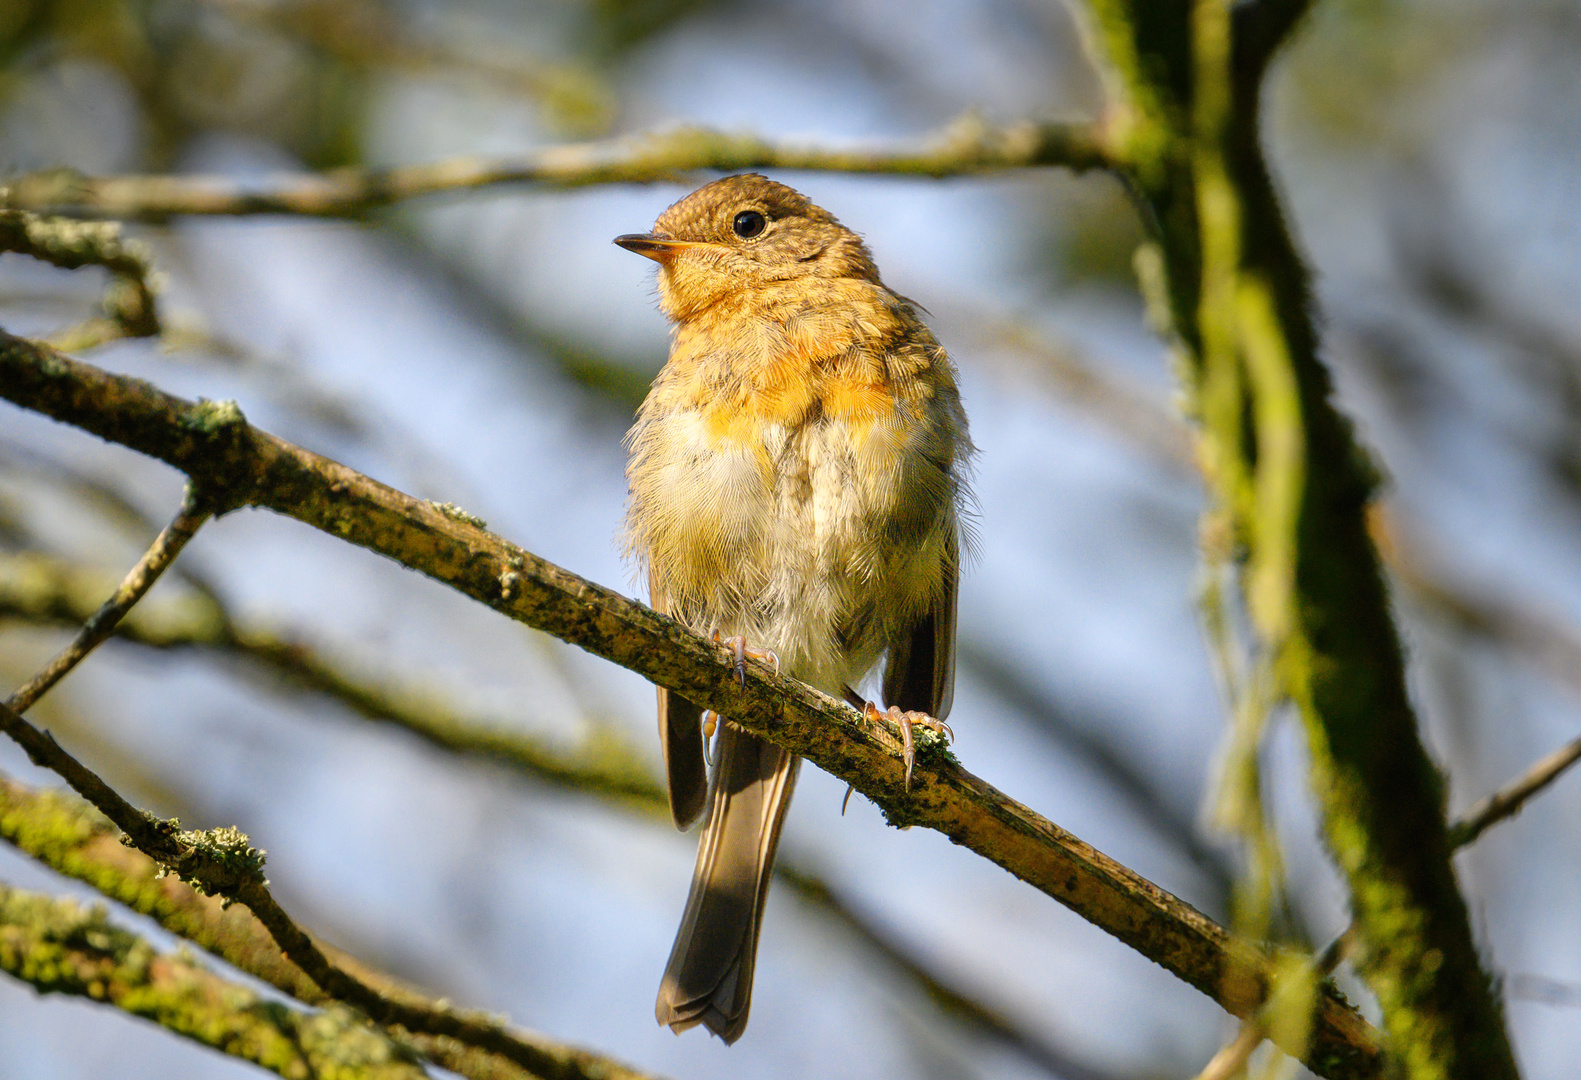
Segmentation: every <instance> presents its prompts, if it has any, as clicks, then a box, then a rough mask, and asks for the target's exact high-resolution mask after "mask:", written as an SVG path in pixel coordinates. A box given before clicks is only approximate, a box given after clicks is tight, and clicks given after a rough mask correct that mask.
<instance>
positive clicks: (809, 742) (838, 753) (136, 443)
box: [0, 331, 1381, 1077]
mask: <svg viewBox="0 0 1581 1080" xmlns="http://www.w3.org/2000/svg"><path fill="white" fill-rule="evenodd" d="M0 394H3V395H4V396H5V397H7V398H9V399H10V400H12V401H14V402H16V403H17V404H19V405H23V406H24V407H27V408H30V409H34V410H36V411H38V412H42V413H44V414H46V415H48V416H52V417H54V418H55V419H57V420H61V421H63V422H66V423H70V424H73V425H75V426H77V427H80V428H83V429H84V430H86V431H89V432H92V433H94V434H98V435H100V436H101V437H104V438H108V439H112V440H113V441H116V442H119V443H121V444H123V445H125V446H129V447H131V448H133V449H136V450H139V451H141V452H143V453H145V454H149V455H151V456H153V457H157V458H159V459H161V460H163V461H165V462H167V463H169V464H171V465H173V466H175V467H176V468H178V469H181V470H182V471H184V472H187V473H188V475H189V476H191V477H193V478H194V479H199V478H201V482H202V483H203V484H204V485H205V491H206V492H215V493H216V495H215V497H216V498H218V499H219V500H220V504H221V505H222V506H224V507H226V508H235V507H240V506H244V505H252V506H260V507H265V508H268V509H272V510H276V511H278V512H280V513H283V514H286V515H288V516H291V517H294V518H296V519H297V520H299V521H302V522H304V523H306V524H309V525H312V526H314V527H315V528H319V529H322V530H324V531H326V532H329V533H330V534H332V535H334V536H337V537H340V538H341V539H343V540H346V541H347V542H349V543H353V544H356V545H358V546H361V547H365V548H368V549H369V550H371V551H375V552H378V553H380V554H383V555H386V556H388V557H390V558H393V559H395V560H397V561H399V562H401V563H402V564H403V565H406V566H408V567H410V568H412V569H415V570H419V571H421V572H422V573H425V574H427V575H428V576H430V577H433V578H435V579H436V580H438V581H440V582H442V583H444V584H446V585H449V586H451V587H452V588H454V589H457V590H458V591H460V592H462V593H464V594H466V595H468V596H470V597H472V598H473V599H475V600H477V601H479V602H480V603H483V604H486V605H487V606H489V607H491V608H493V609H495V610H496V611H499V612H500V613H502V614H504V615H507V616H509V617H511V618H513V619H516V620H517V621H520V622H523V623H526V624H527V625H529V626H533V627H535V628H537V629H540V630H543V631H545V632H547V633H550V634H553V635H554V636H556V637H560V638H562V639H564V640H566V641H570V642H572V643H574V644H576V645H579V646H580V647H582V648H584V649H586V650H587V651H589V652H591V653H593V654H595V655H597V656H601V657H603V658H605V659H607V660H610V661H613V662H614V663H617V664H619V665H621V666H623V667H627V668H630V669H631V670H633V671H636V672H637V673H639V674H641V675H643V676H645V677H646V678H648V679H650V680H652V681H653V682H655V683H658V684H660V685H662V686H666V687H669V688H670V689H672V690H675V691H676V692H678V693H680V694H682V695H683V696H685V697H686V698H687V699H688V700H691V701H694V702H696V703H697V704H699V705H701V706H703V707H706V708H712V709H714V710H715V711H717V712H721V713H724V714H725V715H728V716H730V717H731V718H732V720H733V721H735V722H736V723H738V724H740V725H741V726H742V727H744V728H746V729H747V730H749V731H752V732H753V733H754V734H758V735H761V736H763V737H765V738H768V739H771V740H773V741H774V742H776V743H778V744H779V745H781V746H784V747H785V748H787V749H789V750H792V751H793V752H795V753H797V754H799V755H801V756H803V757H807V758H809V759H811V760H812V761H813V762H814V763H815V764H817V765H818V766H820V767H821V768H824V769H826V770H827V771H829V772H830V773H832V774H834V775H835V776H838V777H840V778H841V779H844V780H846V781H848V782H850V783H852V784H853V785H854V786H855V787H856V788H857V789H859V790H861V791H862V792H863V794H865V795H867V796H868V797H869V798H870V799H872V800H873V801H874V802H875V803H877V804H878V805H879V806H880V807H881V808H882V809H883V810H884V812H885V815H886V816H887V818H888V819H889V821H890V822H891V823H893V824H895V825H912V824H916V825H926V826H928V827H930V828H933V829H936V830H938V831H940V832H943V833H944V834H945V835H947V836H949V837H950V838H951V839H952V840H954V841H955V842H956V843H959V844H962V845H963V846H966V847H969V848H971V849H972V850H973V851H975V852H977V853H978V854H980V855H982V856H984V857H985V858H988V859H991V860H992V861H994V862H995V863H997V864H998V865H1000V866H1002V867H1004V868H1005V869H1007V870H1009V871H1010V872H1011V873H1013V874H1015V875H1016V876H1017V877H1019V878H1021V879H1022V880H1023V881H1026V882H1028V883H1029V884H1031V885H1033V886H1034V887H1036V888H1038V889H1040V890H1041V891H1043V892H1045V893H1047V894H1048V895H1049V896H1051V897H1053V898H1054V899H1056V900H1059V901H1060V902H1061V903H1063V904H1065V905H1066V906H1068V907H1070V908H1071V909H1072V910H1074V911H1075V912H1077V913H1078V914H1079V915H1081V916H1082V917H1083V918H1085V919H1087V920H1088V921H1089V922H1092V923H1093V924H1094V925H1096V926H1098V927H1100V928H1101V929H1103V930H1105V931H1107V932H1108V933H1110V934H1112V935H1114V936H1115V937H1117V938H1119V939H1120V940H1121V941H1122V942H1124V943H1126V944H1127V945H1130V946H1131V947H1132V948H1134V949H1136V950H1137V951H1139V952H1141V953H1142V954H1143V955H1145V956H1147V957H1149V958H1151V959H1152V960H1154V961H1155V962H1157V963H1159V964H1160V965H1162V966H1163V967H1165V968H1166V969H1167V970H1169V971H1170V972H1172V973H1173V974H1175V975H1177V976H1178V977H1180V978H1181V979H1183V980H1185V981H1187V982H1189V983H1190V984H1191V985H1193V986H1195V987H1197V988H1198V989H1199V990H1201V991H1202V992H1203V993H1205V994H1208V995H1209V996H1211V997H1213V998H1214V1000H1216V1001H1218V1002H1219V1003H1220V1004H1221V1005H1222V1006H1223V1007H1224V1008H1225V1009H1227V1010H1229V1011H1230V1012H1232V1013H1234V1014H1235V1015H1238V1016H1243V1015H1246V1014H1247V1013H1249V1012H1250V1011H1252V1010H1253V1009H1255V1008H1256V1007H1257V1006H1258V1004H1260V1002H1261V1000H1262V998H1263V996H1264V992H1265V990H1266V987H1267V983H1268V974H1269V959H1268V957H1267V956H1266V955H1265V954H1264V953H1263V952H1262V951H1261V950H1260V949H1258V948H1257V947H1255V946H1253V945H1252V944H1250V943H1248V942H1244V941H1240V940H1237V939H1235V938H1234V937H1232V936H1231V935H1230V934H1229V933H1228V931H1226V930H1225V929H1224V928H1223V927H1221V926H1219V925H1217V924H1216V923H1214V922H1213V921H1212V920H1210V919H1208V918H1206V917H1205V916H1203V915H1202V914H1201V913H1200V912H1198V911H1196V910H1195V909H1193V908H1192V907H1190V906H1189V905H1188V904H1185V903H1184V902H1182V901H1180V900H1179V899H1177V898H1176V897H1174V896H1171V895H1170V894H1169V893H1167V892H1165V891H1164V890H1163V889H1160V888H1159V887H1158V886H1157V885H1154V884H1153V883H1152V882H1150V881H1148V880H1146V879H1145V878H1143V877H1141V876H1140V875H1138V874H1136V873H1135V872H1134V871H1131V870H1129V869H1128V868H1126V867H1124V866H1122V865H1120V864H1119V863H1117V862H1115V861H1114V860H1113V859H1110V858H1109V857H1108V856H1106V855H1104V854H1103V853H1102V852H1099V851H1097V850H1096V849H1094V848H1092V847H1091V846H1090V845H1088V844H1085V843H1083V842H1082V841H1081V840H1079V839H1077V838H1076V837H1074V836H1072V835H1071V834H1070V833H1068V832H1066V831H1065V830H1063V829H1061V828H1060V827H1059V826H1057V825H1055V824H1053V823H1052V822H1050V821H1048V820H1047V819H1045V818H1043V817H1041V816H1040V815H1038V814H1036V813H1034V812H1033V811H1031V810H1029V809H1028V808H1026V807H1025V806H1022V805H1021V804H1020V803H1017V802H1015V801H1014V800H1012V799H1010V798H1008V797H1007V796H1005V795H1004V794H1003V793H1001V792H999V791H998V790H996V789H995V788H993V787H992V786H991V785H989V784H987V783H985V782H984V781H982V780H981V779H979V778H977V777H975V776H973V775H972V774H971V773H969V772H967V771H966V770H965V769H963V768H961V767H960V766H959V764H957V763H956V762H955V760H954V759H953V757H951V756H950V755H949V753H948V751H947V750H945V749H944V748H943V747H941V746H938V745H936V744H930V745H927V746H925V747H923V753H922V754H921V756H920V758H919V761H918V767H917V773H916V778H915V780H914V782H913V785H912V790H910V791H909V792H908V791H907V790H906V788H905V786H904V780H903V773H904V770H903V768H902V766H901V764H900V761H899V753H898V751H899V738H898V737H897V735H896V733H895V731H894V730H893V729H892V727H891V726H890V724H889V723H888V721H887V720H876V721H868V720H865V719H864V718H863V717H862V716H861V714H859V713H857V712H856V711H855V710H853V709H851V708H850V707H849V706H847V705H845V704H844V703H842V702H839V701H836V700H834V699H833V698H830V697H828V696H826V695H824V694H821V693H819V692H818V691H816V690H813V689H812V688H811V687H808V686H806V685H805V684H802V683H799V682H796V681H794V680H791V679H787V678H784V677H781V676H780V675H778V674H775V673H773V672H771V671H767V670H765V669H762V668H760V667H758V666H753V667H751V668H750V669H749V674H748V678H747V681H746V685H745V686H741V685H738V684H737V682H736V680H735V678H734V674H733V664H732V661H731V657H730V656H729V655H728V650H727V649H726V648H724V647H723V646H719V645H714V644H711V643H710V642H709V641H708V640H707V639H706V638H704V637H702V636H700V635H697V634H694V633H692V632H690V631H688V630H686V629H685V628H683V627H682V626H680V625H679V624H678V623H676V622H674V621H673V620H671V619H668V618H666V617H664V616H662V615H659V614H657V613H656V612H654V611H652V610H651V609H649V608H647V607H644V606H643V605H641V604H638V603H635V602H633V601H631V600H628V599H626V598H625V597H622V596H620V595H618V594H616V593H613V592H610V591H609V590H607V589H604V588H602V587H600V586H598V585H595V584H593V583H592V582H590V581H586V580H585V579H582V578H579V577H577V576H576V575H574V574H572V573H569V572H568V571H566V570H563V569H561V568H560V567H558V566H555V565H553V564H552V563H549V562H546V561H544V560H542V559H539V558H537V557H536V556H534V555H532V554H530V553H528V552H526V551H523V550H522V549H521V548H518V547H516V546H515V545H512V544H509V543H507V542H505V541H503V540H501V539H499V538H498V537H496V536H493V535H491V534H489V533H487V532H485V531H483V530H482V529H479V528H477V527H476V526H474V525H472V524H470V523H469V522H468V521H466V520H465V519H464V516H463V515H459V514H455V513H454V512H453V511H452V512H451V513H446V512H444V511H441V510H440V509H438V508H437V507H435V506H434V505H433V504H431V503H426V502H423V501H421V500H418V499H414V498H412V497H411V496H409V495H405V494H403V493H401V492H399V491H395V490H394V489H392V488H389V487H386V486H385V485H383V484H380V483H378V482H376V481H374V480H371V479H369V478H368V477H366V476H363V475H361V474H359V473H357V472H355V471H353V470H351V469H348V468H346V467H345V466H343V465H339V464H337V463H335V462H333V461H330V460H328V459H326V458H323V457H320V456H319V455H317V454H313V453H311V452H309V451H306V450H303V449H301V448H300V447H296V446H293V445H291V444H290V443H287V442H285V441H283V440H281V439H279V438H277V437H275V436H273V435H270V434H269V433H267V432H264V431H261V430H259V429H257V428H254V427H252V426H251V425H249V424H248V423H247V422H246V420H245V419H243V417H242V415H241V412H240V410H239V409H238V408H237V407H236V406H235V405H234V403H214V402H198V403H193V402H189V401H186V400H184V399H181V398H177V397H174V396H172V395H169V394H166V393H164V392H163V391H160V390H158V389H157V388H155V387H153V386H151V385H150V384H148V383H145V382H142V381H140V380H136V379H130V378H125V377H121V376H116V375H111V374H109V373H107V372H104V371H102V370H100V369H98V368H95V367H93V366H91V365H88V364H84V363H81V362H79V361H74V360H70V359H68V358H66V357H64V356H61V355H59V354H58V353H55V352H53V351H52V350H49V349H47V348H42V347H40V346H38V345H36V344H34V343H31V342H28V341H24V340H22V339H19V338H15V337H12V336H10V335H8V334H4V332H3V331H0ZM118 823H119V822H118ZM1317 1010H1318V1013H1319V1015H1318V1017H1317V1020H1316V1025H1315V1034H1314V1038H1313V1041H1312V1044H1311V1045H1310V1046H1292V1047H1289V1049H1290V1051H1291V1052H1292V1053H1296V1054H1298V1055H1299V1056H1300V1058H1301V1060H1303V1061H1305V1062H1306V1063H1307V1064H1308V1065H1309V1066H1310V1067H1311V1068H1312V1069H1314V1070H1315V1071H1317V1072H1319V1073H1320V1074H1321V1075H1324V1076H1328V1077H1361V1076H1375V1075H1377V1074H1378V1070H1379V1069H1380V1067H1381V1059H1380V1054H1379V1049H1378V1045H1377V1039H1376V1033H1375V1032H1373V1030H1372V1029H1371V1028H1370V1027H1369V1026H1368V1025H1367V1024H1366V1023H1365V1022H1364V1021H1363V1020H1362V1019H1361V1018H1360V1016H1359V1015H1358V1014H1357V1013H1356V1012H1355V1011H1354V1010H1353V1009H1352V1008H1350V1006H1349V1005H1348V1004H1346V1003H1345V1001H1344V999H1343V998H1342V997H1341V996H1340V995H1339V993H1338V992H1337V991H1336V990H1334V989H1333V987H1332V986H1326V987H1325V988H1324V990H1323V992H1322V993H1321V995H1320V998H1319V1001H1318V1005H1317Z"/></svg>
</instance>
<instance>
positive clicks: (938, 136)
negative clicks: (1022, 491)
mask: <svg viewBox="0 0 1581 1080" xmlns="http://www.w3.org/2000/svg"><path fill="white" fill-rule="evenodd" d="M1105 140H1106V135H1105V132H1104V130H1103V129H1102V128H1101V127H1100V126H1098V125H1094V124H1075V123H1041V124H1040V123H1034V122H1032V121H1023V122H1021V123H1018V124H1012V125H1009V126H1007V127H992V126H990V125H988V124H987V123H985V122H984V121H983V120H981V119H980V118H978V117H976V116H973V115H968V116H965V117H963V118H961V119H959V120H957V121H956V122H955V123H953V124H951V125H949V126H948V127H945V128H943V129H941V130H939V131H936V132H933V133H931V134H929V135H925V136H923V137H921V138H917V139H910V140H903V141H895V142H889V143H878V144H871V143H870V144H856V145H852V146H850V147H848V148H845V149H834V148H830V147H821V146H814V145H808V144H795V143H780V142H772V141H770V140H767V139H763V138H759V137H757V136H755V135H729V134H726V133H724V132H718V131H709V130H706V129H703V128H681V129H677V130H675V131H671V132H667V133H663V134H648V135H639V136H635V137H631V138H624V139H613V140H607V141H602V142H589V143H569V144H565V145H561V146H548V147H544V148H543V149H540V150H532V151H527V152H525V153H522V154H520V155H517V156H515V157H509V158H482V157H467V158H453V159H451V160H449V161H437V162H432V163H430V164H427V165H407V166H400V167H396V168H389V169H337V170H335V171H332V172H326V173H317V174H307V175H296V176H276V177H271V178H268V179H265V180H261V181H256V182H254V181H239V180H232V179H229V178H226V177H215V176H121V177H87V176H82V175H79V174H76V173H71V172H66V171H61V170H52V171H49V172H42V173H31V174H28V175H26V176H21V177H18V178H17V179H15V180H13V181H12V182H11V183H10V184H8V185H6V186H3V187H0V206H5V207H11V208H15V209H22V210H33V211H37V212H40V213H50V214H62V215H70V216H75V217H100V218H119V219H122V220H129V221H130V220H135V221H160V220H163V219H166V218H169V217H173V216H176V215H181V214H218V215H227V216H234V215H246V214H298V215H303V216H307V217H354V216H357V215H360V214H363V213H365V212H367V211H368V210H371V209H373V208H375V207H379V206H388V205H389V204H391V203H396V202H402V201H405V200H407V199H415V198H420V197H422V196H425V195H436V194H440V193H445V192H462V191H473V190H477V189H480V188H491V187H499V186H502V185H520V184H534V185H537V186H539V187H549V188H573V187H586V186H588V185H591V184H644V183H652V182H654V181H658V180H670V179H674V178H675V177H676V176H677V175H678V174H681V173H686V172H690V171H693V170H697V169H719V170H724V171H731V172H733V171H737V170H741V169H811V170H818V171H827V172H845V173H890V174H896V175H903V176H929V177H943V176H965V175H972V174H976V173H983V172H991V171H994V170H998V169H1018V168H1028V167H1033V166H1048V165H1059V166H1064V167H1067V168H1072V169H1079V170H1084V169H1096V168H1104V167H1107V166H1108V165H1109V164H1110V160H1109V151H1108V148H1107V143H1106V141H1105Z"/></svg>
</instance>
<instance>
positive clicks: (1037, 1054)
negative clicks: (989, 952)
mask: <svg viewBox="0 0 1581 1080" xmlns="http://www.w3.org/2000/svg"><path fill="white" fill-rule="evenodd" d="M775 880H776V881H783V882H784V883H785V884H787V885H789V886H790V887H791V888H792V889H794V890H795V891H796V893H797V894H798V895H799V896H800V897H801V898H802V899H803V900H805V901H808V902H809V903H811V904H813V905H814V906H816V907H819V908H821V909H823V910H825V911H834V912H838V913H841V918H840V921H841V922H842V923H843V924H844V925H845V927H846V928H847V929H849V930H851V931H853V932H854V933H855V934H856V936H857V937H858V938H859V939H861V941H862V943H863V944H864V945H866V946H867V947H868V948H870V949H872V950H873V951H874V952H876V953H877V954H879V955H880V956H882V957H884V958H885V959H886V960H888V961H889V962H890V963H892V964H894V965H895V966H896V967H897V968H899V969H900V971H901V973H902V974H904V975H906V976H907V977H908V978H910V979H911V980H912V981H913V982H915V983H916V984H917V985H918V986H919V987H921V989H922V992H923V993H924V994H926V995H927V996H928V998H929V999H930V1000H932V1002H933V1003H934V1004H935V1005H936V1006H938V1008H939V1009H940V1010H941V1011H943V1012H944V1013H946V1014H947V1015H949V1016H953V1017H955V1018H956V1019H958V1020H962V1021H964V1022H966V1023H967V1024H970V1025H972V1026H973V1027H975V1028H977V1029H978V1030H979V1031H981V1032H983V1033H984V1034H987V1035H989V1036H991V1037H993V1038H996V1039H998V1040H1000V1041H1001V1042H1004V1043H1006V1044H1007V1045H1009V1046H1010V1047H1011V1048H1012V1049H1014V1050H1015V1051H1016V1052H1018V1053H1020V1054H1021V1055H1022V1056H1023V1057H1025V1058H1026V1059H1027V1060H1028V1061H1030V1062H1032V1063H1034V1064H1036V1065H1038V1066H1041V1067H1042V1068H1044V1069H1046V1070H1047V1071H1048V1072H1049V1074H1050V1075H1052V1076H1056V1077H1059V1078H1060V1080H1120V1078H1119V1076H1118V1074H1114V1073H1110V1072H1105V1071H1102V1070H1100V1069H1098V1068H1097V1067H1095V1066H1093V1065H1091V1064H1089V1063H1087V1062H1085V1061H1082V1060H1079V1059H1078V1058H1076V1057H1075V1056H1074V1055H1072V1054H1071V1053H1070V1052H1069V1051H1067V1050H1066V1049H1065V1048H1063V1047H1061V1046H1059V1045H1057V1044H1056V1043H1054V1042H1053V1041H1051V1040H1050V1039H1049V1038H1048V1036H1047V1035H1045V1034H1043V1033H1041V1032H1033V1031H1029V1030H1027V1028H1026V1027H1025V1026H1024V1025H1021V1024H1018V1023H1017V1022H1016V1021H1015V1020H1014V1019H1012V1018H1011V1017H1009V1016H1006V1015H1005V1014H1004V1013H1002V1012H1000V1011H999V1010H997V1009H995V1008H993V1007H992V1006H990V1005H988V1004H986V1003H984V1002H983V1001H981V1000H979V999H978V998H976V997H974V996H971V995H969V994H968V993H966V992H965V991H964V990H963V989H961V988H960V987H958V986H955V985H952V984H951V983H950V981H949V980H948V979H947V978H945V977H944V976H943V975H942V974H941V973H940V972H938V971H937V970H935V969H933V968H930V967H929V966H928V965H927V963H926V962H925V961H922V960H920V959H919V958H918V957H917V955H916V950H915V949H913V948H911V947H910V946H908V945H906V944H904V943H902V942H900V941H897V940H895V939H894V937H893V936H891V935H889V934H886V933H884V932H883V930H882V929H881V927H882V926H883V922H882V921H880V920H873V919H869V918H867V917H866V916H864V915H862V914H860V913H859V912H857V911H856V909H855V907H854V906H853V905H852V904H851V902H850V901H849V900H848V899H847V898H846V897H843V896H841V895H840V894H839V893H838V892H837V891H836V890H835V889H833V888H832V887H831V886H830V885H829V884H828V882H826V881H825V880H824V879H822V878H820V877H817V876H815V875H812V874H808V873H805V872H803V871H802V870H800V869H798V868H797V867H796V866H795V865H794V864H791V865H786V860H784V859H783V858H782V859H781V860H780V862H779V863H778V864H777V865H776V866H775ZM847 913H848V914H847Z"/></svg>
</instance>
